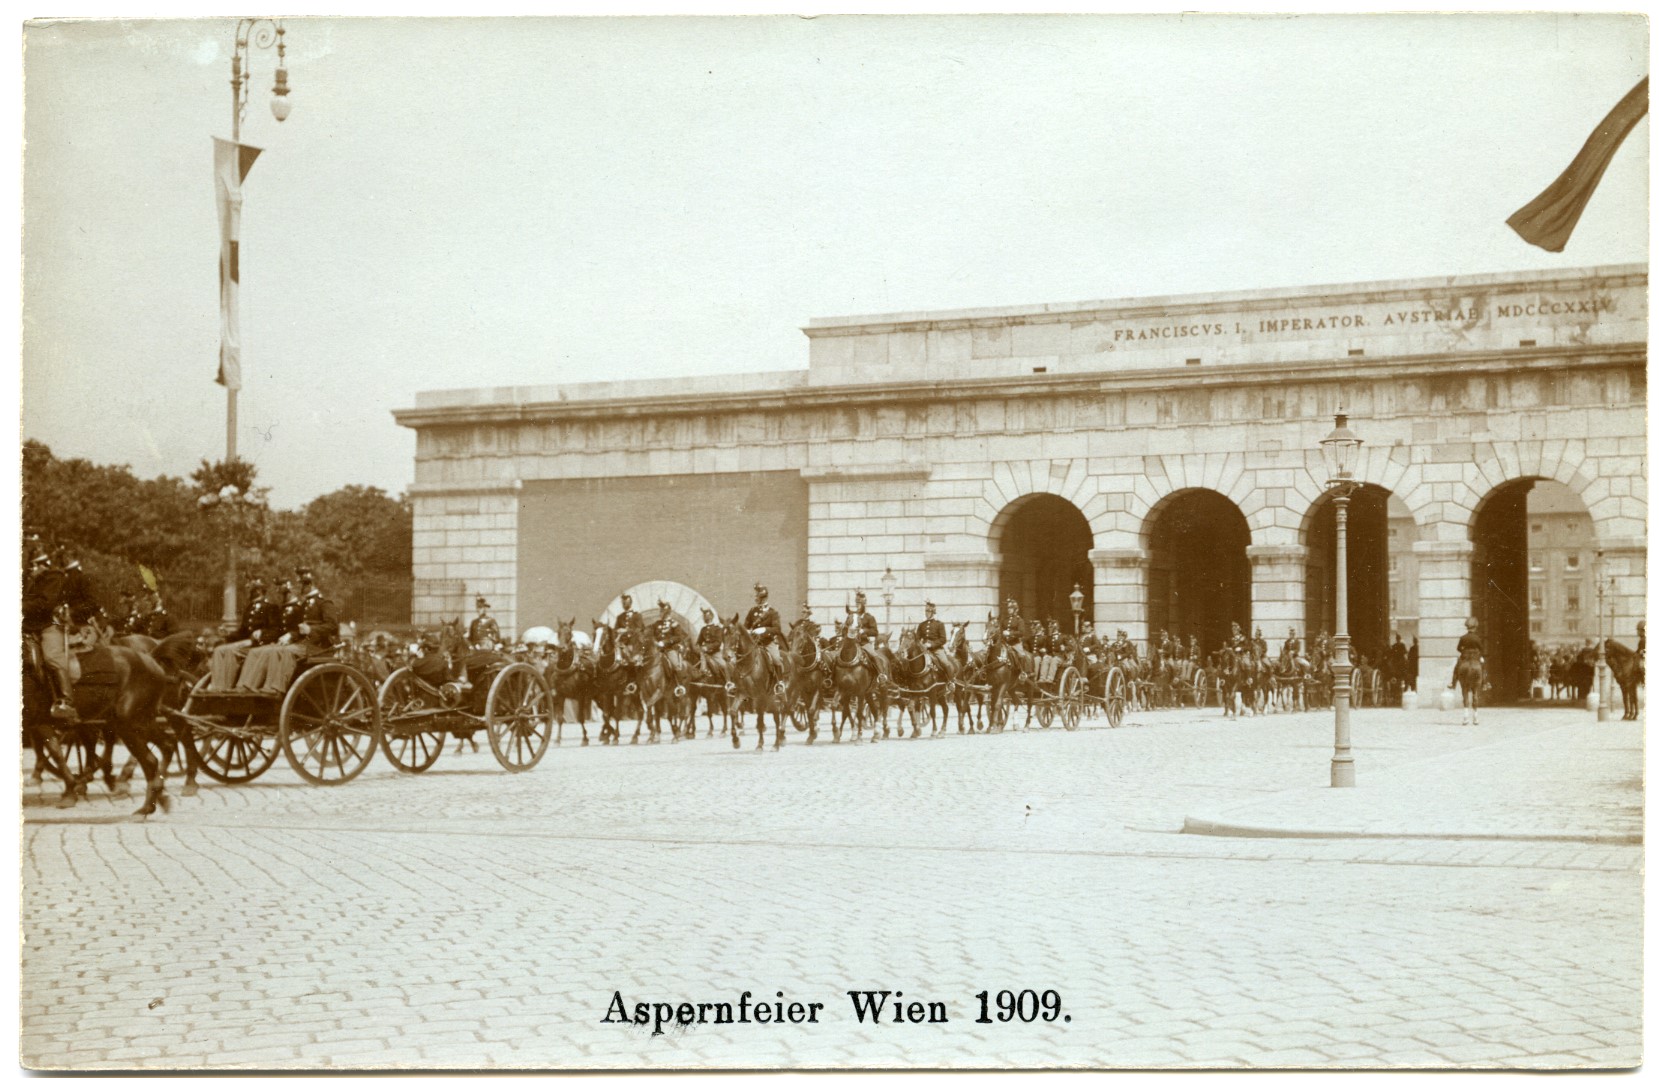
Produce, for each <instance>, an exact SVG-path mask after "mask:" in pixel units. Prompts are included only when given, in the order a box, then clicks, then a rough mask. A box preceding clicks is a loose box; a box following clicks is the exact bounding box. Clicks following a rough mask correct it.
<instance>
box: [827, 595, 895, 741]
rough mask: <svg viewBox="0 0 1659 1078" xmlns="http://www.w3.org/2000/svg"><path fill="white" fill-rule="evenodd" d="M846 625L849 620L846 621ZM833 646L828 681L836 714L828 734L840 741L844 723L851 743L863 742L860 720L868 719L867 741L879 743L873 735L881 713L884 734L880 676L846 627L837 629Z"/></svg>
mask: <svg viewBox="0 0 1659 1078" xmlns="http://www.w3.org/2000/svg"><path fill="white" fill-rule="evenodd" d="M848 620H849V621H850V620H851V619H848ZM837 628H838V630H839V632H838V633H837V637H836V639H837V641H838V643H836V645H835V646H834V647H833V648H832V649H831V650H832V652H833V654H834V655H835V665H834V671H833V673H832V675H831V680H832V681H833V683H834V686H835V695H836V698H837V701H838V702H839V703H840V705H841V707H840V714H839V717H836V716H835V715H834V714H832V715H831V718H830V726H831V733H832V734H833V735H834V737H835V740H836V741H840V740H841V732H842V730H844V729H845V728H846V726H847V725H848V723H851V724H852V728H853V742H854V743H855V744H856V743H857V742H859V741H861V740H863V737H864V716H866V715H868V716H869V717H870V740H871V742H872V743H873V742H875V741H877V740H879V737H880V735H878V734H877V733H876V731H875V713H876V711H877V710H880V711H881V712H882V730H883V732H884V733H885V731H886V728H887V722H886V711H887V705H886V701H885V700H883V699H882V694H881V684H880V679H881V674H880V673H879V672H878V671H877V670H876V668H875V667H874V666H873V665H872V664H871V663H870V661H869V658H868V656H866V655H865V654H864V649H863V648H861V647H859V646H858V641H857V640H856V639H854V638H853V637H852V636H850V635H848V631H847V629H848V628H850V626H848V627H842V626H837Z"/></svg>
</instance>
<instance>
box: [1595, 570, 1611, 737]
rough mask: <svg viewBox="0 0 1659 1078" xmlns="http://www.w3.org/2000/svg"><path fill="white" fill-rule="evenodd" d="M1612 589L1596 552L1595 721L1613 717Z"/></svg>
mask: <svg viewBox="0 0 1659 1078" xmlns="http://www.w3.org/2000/svg"><path fill="white" fill-rule="evenodd" d="M1612 590H1613V581H1612V580H1611V579H1609V577H1608V575H1607V562H1606V561H1605V560H1603V559H1602V556H1601V553H1600V552H1599V551H1598V552H1597V553H1596V721H1597V722H1606V721H1607V720H1609V719H1611V718H1612V717H1613V713H1612V708H1611V706H1610V703H1609V701H1608V699H1607V697H1608V696H1609V695H1610V693H1609V690H1610V689H1611V688H1612V685H1611V683H1610V679H1609V678H1608V676H1607V593H1608V592H1610V591H1612Z"/></svg>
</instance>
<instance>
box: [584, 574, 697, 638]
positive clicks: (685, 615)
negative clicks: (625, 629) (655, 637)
mask: <svg viewBox="0 0 1659 1078" xmlns="http://www.w3.org/2000/svg"><path fill="white" fill-rule="evenodd" d="M622 594H626V595H631V596H633V597H634V609H635V610H637V611H639V613H640V616H641V617H642V618H643V619H644V620H645V623H646V624H647V625H654V624H655V623H656V621H657V601H658V600H666V601H667V603H668V608H669V609H670V610H672V611H673V612H674V614H675V616H676V617H678V618H679V620H680V627H681V628H683V629H685V630H686V631H687V632H688V633H690V634H692V635H693V636H695V635H696V633H697V626H700V625H702V623H703V614H702V612H703V610H704V609H708V610H712V611H714V616H715V617H716V618H719V617H720V608H719V607H717V606H715V605H714V604H713V603H711V602H709V601H708V600H707V599H705V598H704V597H703V596H702V594H700V593H699V592H698V591H697V590H696V589H695V588H691V587H688V586H687V585H685V584H681V583H680V582H679V581H677V580H647V581H644V582H642V583H639V584H635V585H634V586H633V587H631V588H628V589H627V590H626V591H625V592H624V593H622ZM620 613H622V595H621V594H619V595H617V596H616V597H615V598H613V599H612V600H611V601H610V602H609V603H608V604H607V605H606V606H605V610H604V612H603V613H601V614H600V615H599V620H600V621H601V622H603V623H604V624H606V625H615V624H616V618H617V615H618V614H620Z"/></svg>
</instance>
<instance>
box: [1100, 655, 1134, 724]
mask: <svg viewBox="0 0 1659 1078" xmlns="http://www.w3.org/2000/svg"><path fill="white" fill-rule="evenodd" d="M1105 698H1106V721H1107V722H1109V723H1111V724H1112V725H1113V726H1114V727H1115V726H1122V725H1123V713H1124V711H1125V710H1126V709H1127V708H1128V706H1129V700H1128V695H1127V693H1126V692H1125V689H1124V684H1123V671H1122V670H1119V669H1118V668H1117V667H1115V666H1114V667H1112V669H1111V670H1109V671H1107V672H1106V692H1105Z"/></svg>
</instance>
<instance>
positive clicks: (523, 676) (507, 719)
mask: <svg viewBox="0 0 1659 1078" xmlns="http://www.w3.org/2000/svg"><path fill="white" fill-rule="evenodd" d="M484 721H485V722H486V723H488V725H489V728H490V751H491V752H493V753H495V759H496V762H497V763H499V764H500V765H501V766H502V767H504V768H506V769H507V770H508V771H528V770H530V769H531V768H532V767H535V766H536V765H537V764H538V763H540V762H541V758H542V757H543V756H544V755H546V754H547V746H548V744H549V743H550V742H552V740H553V707H552V703H551V693H549V692H548V689H547V682H545V681H543V680H542V676H541V675H540V674H539V673H537V672H536V668H535V667H533V666H531V665H530V664H529V663H513V664H512V665H511V666H508V667H507V668H506V669H504V670H502V671H501V673H499V674H497V675H496V676H495V680H494V681H493V682H491V683H490V696H489V700H488V701H487V702H486V703H485V705H484Z"/></svg>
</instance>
